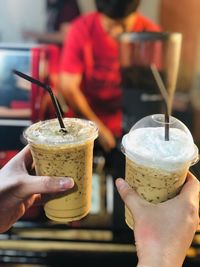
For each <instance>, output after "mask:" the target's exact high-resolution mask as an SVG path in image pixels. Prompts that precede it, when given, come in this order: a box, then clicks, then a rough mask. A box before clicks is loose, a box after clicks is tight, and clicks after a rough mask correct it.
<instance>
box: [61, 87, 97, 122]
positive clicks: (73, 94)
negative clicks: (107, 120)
mask: <svg viewBox="0 0 200 267" xmlns="http://www.w3.org/2000/svg"><path fill="white" fill-rule="evenodd" d="M65 99H66V100H67V103H68V104H69V106H71V107H72V108H73V109H74V110H75V111H76V112H77V113H79V114H81V115H82V116H83V117H84V118H86V119H88V120H92V121H94V122H96V123H97V124H98V125H101V124H102V122H101V120H100V119H99V117H98V116H97V115H96V114H95V112H94V111H93V110H92V108H91V107H90V105H89V103H88V101H87V99H86V97H85V96H84V94H83V93H82V92H81V90H79V89H76V90H70V91H68V92H66V93H65Z"/></svg>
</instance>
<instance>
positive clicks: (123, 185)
mask: <svg viewBox="0 0 200 267" xmlns="http://www.w3.org/2000/svg"><path fill="white" fill-rule="evenodd" d="M116 187H117V190H118V192H119V194H120V196H121V198H122V200H123V201H124V203H125V204H126V206H127V207H128V208H129V210H131V211H134V212H135V211H136V210H138V208H140V207H141V204H142V203H143V199H141V197H140V196H139V195H138V193H137V192H136V191H135V190H133V189H132V188H131V187H130V186H129V185H128V183H127V182H126V181H125V180H124V179H121V178H118V179H117V180H116Z"/></svg>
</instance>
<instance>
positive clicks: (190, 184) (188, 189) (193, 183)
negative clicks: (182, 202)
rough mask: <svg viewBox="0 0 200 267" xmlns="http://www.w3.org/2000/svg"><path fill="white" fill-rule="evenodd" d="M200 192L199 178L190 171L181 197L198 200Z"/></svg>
mask: <svg viewBox="0 0 200 267" xmlns="http://www.w3.org/2000/svg"><path fill="white" fill-rule="evenodd" d="M199 192H200V184H199V181H198V179H197V178H196V177H195V176H194V175H193V174H192V173H191V172H188V175H187V179H186V183H185V185H184V186H183V188H182V190H181V192H180V197H184V198H186V199H191V200H195V201H196V200H197V198H198V199H199Z"/></svg>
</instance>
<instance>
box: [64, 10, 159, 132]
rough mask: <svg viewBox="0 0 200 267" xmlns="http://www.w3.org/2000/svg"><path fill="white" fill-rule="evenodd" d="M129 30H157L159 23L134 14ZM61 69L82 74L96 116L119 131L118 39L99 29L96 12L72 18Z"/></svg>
mask: <svg viewBox="0 0 200 267" xmlns="http://www.w3.org/2000/svg"><path fill="white" fill-rule="evenodd" d="M133 31H135V32H141V31H159V27H158V26H157V25H155V24H154V23H152V22H151V21H150V20H148V19H147V18H145V17H143V16H142V15H140V14H138V15H137V18H136V21H135V23H134V25H133ZM60 71H61V72H68V73H77V74H78V73H80V74H82V75H83V82H82V91H83V93H84V95H85V96H86V98H87V101H88V102H89V105H90V106H91V108H92V109H93V110H94V112H95V113H96V115H97V116H99V118H100V119H101V120H102V121H103V122H104V124H105V125H106V126H107V127H108V128H109V129H110V130H111V131H112V132H113V134H114V135H115V136H120V135H121V129H122V127H121V125H122V107H121V97H122V92H121V88H120V82H121V78H120V65H119V49H118V42H117V41H116V40H114V39H112V38H111V37H110V36H109V35H108V34H107V33H106V32H105V31H104V29H103V27H102V25H101V22H100V14H99V13H97V12H94V13H90V14H87V15H85V16H81V17H80V18H78V19H76V20H75V21H74V22H73V24H72V26H71V30H70V32H69V34H68V35H67V38H66V40H65V43H64V47H63V54H62V56H61V65H60Z"/></svg>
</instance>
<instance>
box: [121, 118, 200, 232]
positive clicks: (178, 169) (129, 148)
mask: <svg viewBox="0 0 200 267" xmlns="http://www.w3.org/2000/svg"><path fill="white" fill-rule="evenodd" d="M121 147H122V152H123V153H124V154H125V156H126V172H125V180H126V181H127V182H128V184H129V185H130V186H131V187H132V188H134V189H135V190H136V191H137V192H138V193H139V195H140V196H141V197H143V198H144V199H146V200H147V201H149V202H152V203H159V202H163V201H166V200H167V199H170V198H173V197H174V196H176V195H177V194H178V193H179V192H180V190H181V188H182V186H183V184H184V182H185V179H186V176H187V172H188V170H189V167H190V166H191V165H193V164H195V163H196V162H197V161H198V159H199V155H198V148H197V146H196V145H195V144H194V141H193V138H192V135H191V133H190V131H189V130H188V128H187V127H186V126H185V125H184V124H183V123H182V122H181V121H179V120H178V119H176V118H174V117H170V120H169V141H165V117H164V115H163V114H155V115H151V116H147V117H144V118H143V119H141V120H140V121H138V122H137V123H136V124H135V125H134V126H133V127H132V128H131V130H130V132H129V133H128V134H126V135H125V136H124V137H123V139H122V145H121ZM125 220H126V223H127V225H128V226H129V227H130V228H131V229H133V227H134V222H133V218H132V215H131V213H130V211H129V210H128V208H127V207H125Z"/></svg>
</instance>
